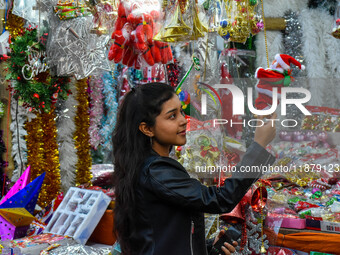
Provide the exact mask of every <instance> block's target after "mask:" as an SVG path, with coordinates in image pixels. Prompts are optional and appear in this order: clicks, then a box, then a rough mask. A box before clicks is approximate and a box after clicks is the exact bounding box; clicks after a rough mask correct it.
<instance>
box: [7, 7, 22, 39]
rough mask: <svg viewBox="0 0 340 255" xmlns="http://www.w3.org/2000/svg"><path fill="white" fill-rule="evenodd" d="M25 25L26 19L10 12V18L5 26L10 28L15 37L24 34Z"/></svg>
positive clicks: (9, 30)
mask: <svg viewBox="0 0 340 255" xmlns="http://www.w3.org/2000/svg"><path fill="white" fill-rule="evenodd" d="M23 26H24V19H23V18H21V17H18V16H16V15H14V14H12V12H10V13H9V15H8V19H7V21H6V26H5V28H6V30H8V32H9V33H10V35H11V36H12V37H13V38H15V37H17V36H18V35H20V34H22V28H23Z"/></svg>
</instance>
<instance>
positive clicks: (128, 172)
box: [113, 83, 175, 255]
mask: <svg viewBox="0 0 340 255" xmlns="http://www.w3.org/2000/svg"><path fill="white" fill-rule="evenodd" d="M174 95H175V92H174V90H173V88H172V87H171V86H169V85H167V84H163V83H150V84H146V85H142V86H138V87H136V88H134V89H132V90H131V91H130V92H129V93H127V95H126V96H125V98H124V100H123V103H122V105H121V106H120V109H119V113H118V119H117V125H116V129H115V131H114V135H113V156H114V177H113V186H114V189H115V195H116V201H115V209H114V212H115V214H114V215H115V216H114V226H115V234H116V236H117V239H118V241H119V243H120V246H121V249H122V253H123V254H124V255H125V254H130V247H131V246H132V245H133V244H132V243H130V242H129V240H130V237H131V236H133V234H134V226H135V224H134V219H135V218H136V216H135V212H136V210H135V209H136V207H135V206H136V203H137V201H136V196H135V189H136V187H137V182H138V178H139V172H140V171H141V167H142V164H143V162H144V160H145V159H146V157H147V156H148V155H149V154H150V152H151V142H150V138H149V137H148V136H146V135H144V134H143V133H142V132H141V131H140V130H139V124H140V123H141V122H145V123H146V124H147V125H148V126H149V127H153V126H154V125H155V119H156V117H157V116H158V115H159V114H160V113H161V111H162V105H163V103H164V102H166V101H168V100H169V99H171V98H172V97H173V96H174Z"/></svg>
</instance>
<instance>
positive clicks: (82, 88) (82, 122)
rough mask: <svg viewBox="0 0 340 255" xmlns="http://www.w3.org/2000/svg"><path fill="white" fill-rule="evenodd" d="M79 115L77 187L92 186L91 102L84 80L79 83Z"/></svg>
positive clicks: (76, 132)
mask: <svg viewBox="0 0 340 255" xmlns="http://www.w3.org/2000/svg"><path fill="white" fill-rule="evenodd" d="M76 86H77V98H76V99H77V101H78V106H77V113H76V117H75V125H76V131H75V132H74V140H75V143H74V145H75V148H76V150H77V156H78V162H77V164H76V185H80V184H86V185H91V179H92V174H91V171H90V169H91V165H92V159H91V152H90V142H89V140H90V135H89V133H88V130H89V126H90V115H89V101H88V94H87V81H86V79H82V80H79V81H77V84H76Z"/></svg>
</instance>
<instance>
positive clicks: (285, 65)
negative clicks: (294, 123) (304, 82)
mask: <svg viewBox="0 0 340 255" xmlns="http://www.w3.org/2000/svg"><path fill="white" fill-rule="evenodd" d="M290 64H293V65H296V66H297V67H299V68H300V69H302V70H304V69H305V66H304V65H301V64H300V62H298V61H297V60H296V59H295V58H293V57H291V56H289V55H285V54H277V55H276V56H275V60H274V61H273V63H272V64H271V66H270V68H268V69H264V68H262V67H259V68H258V69H257V70H256V73H255V78H257V79H258V83H257V84H256V90H257V92H258V97H257V98H256V101H255V108H257V109H259V110H267V109H270V108H271V105H272V104H275V103H274V102H273V99H272V97H273V88H277V93H278V96H277V98H279V97H280V95H281V88H283V87H287V86H289V85H290V83H291V81H292V76H291V75H290V74H291V67H290ZM278 102H279V101H278ZM278 102H277V103H278ZM276 105H277V104H276Z"/></svg>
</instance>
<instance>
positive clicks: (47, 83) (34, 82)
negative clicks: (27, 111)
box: [6, 28, 70, 112]
mask: <svg viewBox="0 0 340 255" xmlns="http://www.w3.org/2000/svg"><path fill="white" fill-rule="evenodd" d="M44 35H47V34H44ZM43 41H46V38H44V37H42V38H41V39H40V40H39V42H37V30H36V29H32V28H28V29H25V30H24V31H23V34H22V35H19V36H17V37H16V38H15V39H13V40H12V43H11V45H10V48H11V53H10V54H9V59H8V74H7V76H6V79H7V80H12V81H13V80H14V88H10V90H13V89H14V95H15V96H16V98H18V99H20V100H22V101H23V102H24V106H25V107H30V108H32V110H36V111H41V112H50V110H51V108H52V107H53V106H54V104H55V103H56V101H57V99H58V98H62V99H67V96H68V94H69V93H70V90H69V78H68V77H51V76H50V74H49V71H48V70H47V71H45V72H42V73H39V74H37V75H36V76H35V77H34V78H33V79H31V80H26V79H25V78H24V76H23V74H22V68H23V66H24V65H25V64H28V57H29V55H30V52H29V51H28V47H29V46H30V47H32V45H33V47H34V49H35V50H37V51H45V45H44V44H42V43H41V42H43ZM30 75H31V73H30V71H28V72H25V76H26V77H27V76H30Z"/></svg>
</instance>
